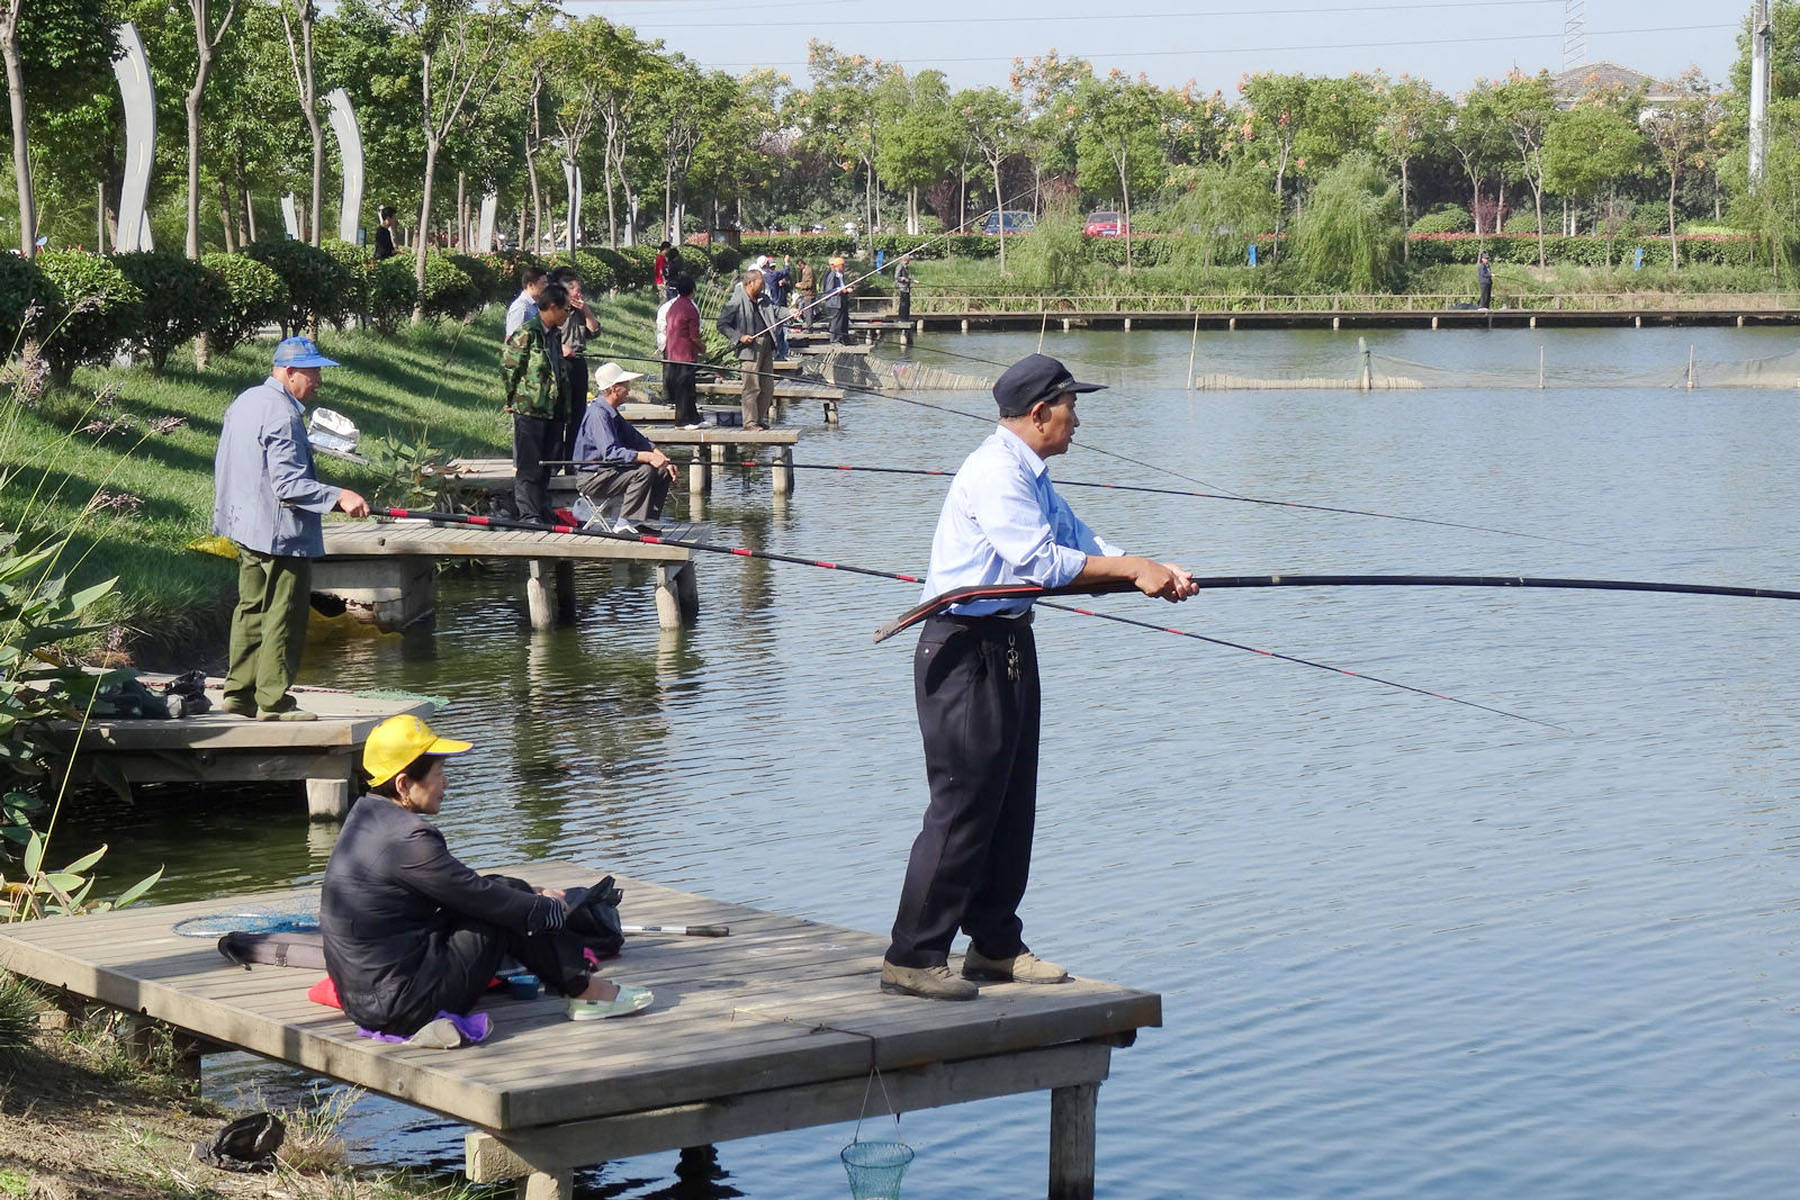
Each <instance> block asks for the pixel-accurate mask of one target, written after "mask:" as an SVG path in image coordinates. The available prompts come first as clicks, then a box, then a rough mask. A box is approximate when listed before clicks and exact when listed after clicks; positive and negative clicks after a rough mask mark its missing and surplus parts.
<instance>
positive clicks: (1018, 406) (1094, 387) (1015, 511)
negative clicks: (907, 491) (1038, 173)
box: [881, 354, 1199, 1000]
mask: <svg viewBox="0 0 1800 1200" xmlns="http://www.w3.org/2000/svg"><path fill="white" fill-rule="evenodd" d="M1101 388H1102V385H1100V384H1093V383H1080V382H1078V381H1077V380H1076V379H1075V378H1074V376H1072V375H1071V374H1070V373H1069V371H1068V369H1067V368H1065V367H1064V366H1063V365H1062V364H1061V363H1060V362H1058V361H1056V360H1055V359H1054V358H1050V357H1047V356H1046V355H1042V354H1033V355H1029V356H1028V357H1026V358H1024V359H1021V360H1020V361H1019V362H1017V363H1015V364H1013V365H1012V366H1011V367H1009V368H1007V370H1006V373H1005V374H1003V375H1001V376H1000V379H999V380H998V381H997V382H996V383H995V384H994V399H995V401H996V402H997V403H998V404H999V407H1000V426H999V428H998V429H996V430H995V431H994V432H993V434H992V435H990V436H989V437H988V439H987V441H985V442H983V443H982V444H981V445H980V446H979V447H978V448H977V449H976V450H975V452H974V453H973V454H971V455H969V457H968V458H967V459H966V460H964V462H963V465H962V467H961V469H960V470H958V471H957V473H956V478H955V479H954V480H953V481H952V482H951V484H950V494H949V496H948V497H946V498H945V500H944V508H943V512H942V514H941V515H940V516H939V517H938V525H937V532H936V534H935V535H934V537H933V538H932V543H931V569H930V571H929V572H928V573H927V575H926V578H925V595H926V596H927V597H931V596H939V595H942V594H943V593H945V592H948V591H951V590H952V589H955V588H962V587H971V586H976V585H981V584H1003V583H1010V584H1019V583H1027V584H1037V585H1039V586H1041V587H1062V586H1065V585H1068V584H1082V583H1098V582H1101V581H1103V580H1120V579H1122V580H1128V581H1130V582H1131V583H1132V584H1134V585H1135V586H1136V587H1137V589H1138V590H1139V591H1141V592H1143V593H1144V594H1145V595H1147V596H1159V597H1161V598H1163V599H1165V600H1185V599H1187V598H1188V597H1189V596H1192V595H1194V593H1195V592H1196V591H1198V590H1199V589H1198V588H1196V587H1195V586H1194V581H1193V577H1192V576H1190V575H1189V574H1188V573H1187V572H1186V571H1184V570H1182V569H1181V568H1180V567H1177V566H1175V565H1174V564H1172V563H1161V562H1154V561H1152V560H1150V559H1147V558H1139V557H1136V556H1134V555H1128V554H1126V553H1125V552H1124V551H1123V550H1121V549H1119V548H1118V547H1116V546H1114V545H1112V544H1111V543H1110V542H1106V541H1104V540H1102V539H1101V538H1100V537H1098V536H1097V535H1095V533H1094V531H1093V530H1091V529H1089V528H1088V527H1087V526H1086V525H1084V524H1083V523H1082V522H1081V521H1080V520H1079V519H1078V518H1077V517H1076V516H1075V514H1074V512H1073V511H1071V510H1070V508H1069V506H1068V505H1067V504H1066V503H1065V502H1064V501H1063V499H1062V497H1061V496H1059V495H1057V494H1056V489H1055V488H1054V487H1052V486H1051V484H1050V477H1049V474H1048V470H1047V468H1046V465H1045V461H1044V460H1045V459H1048V458H1051V457H1053V456H1055V455H1058V454H1062V453H1065V452H1066V451H1067V450H1068V449H1069V444H1070V441H1071V439H1072V438H1073V437H1074V434H1075V430H1076V428H1077V427H1079V426H1080V424H1081V422H1080V421H1079V420H1077V419H1076V417H1075V399H1076V397H1077V396H1078V395H1080V394H1081V393H1084V392H1096V391H1100V390H1101ZM913 699H914V703H915V705H916V707H917V709H918V714H919V732H920V734H921V735H922V737H923V739H924V743H925V770H926V776H927V778H928V780H929V781H930V784H931V804H930V807H928V808H927V809H926V811H925V822H924V827H923V828H922V829H921V830H920V832H919V836H918V838H917V839H916V840H915V841H914V842H913V847H912V855H911V857H910V859H909V860H908V862H907V865H906V882H905V884H904V885H903V886H902V888H901V892H900V907H899V912H898V913H897V914H896V916H895V918H894V931H893V942H892V944H891V945H890V946H889V947H888V951H887V954H886V956H885V961H883V963H882V964H881V990H882V991H884V992H895V993H899V994H902V995H909V996H922V997H925V998H927V999H931V1000H973V999H975V997H976V994H977V988H976V984H977V983H981V982H989V983H1007V982H1012V983H1037V984H1051V983H1062V982H1064V981H1065V980H1067V979H1068V977H1069V976H1068V972H1066V971H1064V970H1063V969H1062V968H1061V967H1059V966H1057V965H1056V964H1055V963H1051V962H1045V961H1044V960H1043V959H1041V958H1039V957H1037V956H1036V955H1035V954H1033V953H1032V952H1031V951H1030V950H1029V949H1028V948H1027V947H1026V945H1025V942H1024V940H1023V938H1022V936H1021V933H1022V929H1023V926H1022V924H1021V922H1020V921H1019V915H1018V910H1019V903H1020V901H1021V900H1023V899H1024V896H1025V885H1026V881H1027V877H1028V875H1029V873H1030V868H1031V839H1032V830H1033V827H1034V825H1035V823H1036V819H1037V760H1038V717H1039V700H1040V693H1039V689H1038V669H1037V648H1036V643H1035V642H1034V641H1033V639H1032V634H1031V601H1030V600H1028V599H1025V600H1021V599H1010V600H980V601H974V602H971V603H965V604H957V605H952V606H951V607H950V608H948V609H946V610H945V611H944V613H943V614H942V615H940V616H935V617H932V618H930V619H929V620H927V621H926V622H925V626H924V630H923V632H922V633H921V634H920V635H919V645H918V649H917V650H916V651H914V654H913ZM959 928H960V929H962V930H963V931H964V932H966V933H967V934H968V935H969V949H968V953H967V954H966V955H965V956H964V958H963V967H962V975H961V977H960V978H958V977H957V976H955V975H952V974H951V972H950V968H949V956H950V943H951V940H952V939H953V938H955V936H956V932H957V930H958V929H959Z"/></svg>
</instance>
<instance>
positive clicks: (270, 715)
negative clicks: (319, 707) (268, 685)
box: [256, 708, 319, 721]
mask: <svg viewBox="0 0 1800 1200" xmlns="http://www.w3.org/2000/svg"><path fill="white" fill-rule="evenodd" d="M256 719H257V720H259V721H316V720H318V719H319V714H318V713H315V712H308V711H307V710H306V709H304V708H277V709H274V710H270V709H266V708H265V709H263V710H261V711H260V712H258V713H257V714H256Z"/></svg>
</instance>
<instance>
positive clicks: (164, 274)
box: [112, 250, 231, 371]
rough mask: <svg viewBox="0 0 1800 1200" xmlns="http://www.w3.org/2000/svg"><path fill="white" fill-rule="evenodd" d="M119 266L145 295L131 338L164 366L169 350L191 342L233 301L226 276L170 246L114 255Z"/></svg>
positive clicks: (152, 360) (158, 366) (157, 366)
mask: <svg viewBox="0 0 1800 1200" xmlns="http://www.w3.org/2000/svg"><path fill="white" fill-rule="evenodd" d="M112 261H113V264H114V265H115V266H117V267H118V268H119V270H120V271H121V272H122V273H123V274H124V275H125V278H127V279H129V280H130V281H131V283H132V285H133V286H135V287H136V288H137V289H138V290H139V291H140V292H142V293H143V294H144V296H145V297H147V299H146V301H145V303H144V304H143V305H142V306H141V311H140V313H139V317H138V320H137V328H136V331H135V334H134V335H133V337H132V340H133V341H135V342H136V343H137V345H138V346H139V347H141V348H142V350H143V351H144V353H145V354H147V355H148V356H149V358H150V365H151V367H152V368H153V369H155V370H157V371H161V370H162V369H163V364H164V363H166V362H167V361H168V359H169V352H170V351H171V350H173V349H175V348H176V347H177V346H180V345H183V344H185V343H187V342H191V341H193V340H194V339H195V338H196V337H199V336H200V335H201V334H202V333H205V332H206V327H207V326H208V325H209V324H211V323H212V321H213V320H214V319H215V317H216V315H217V313H218V312H219V311H220V310H221V309H223V308H224V307H226V306H227V305H229V304H230V302H231V291H230V289H229V288H228V287H227V286H226V283H225V280H224V278H223V277H222V276H221V275H220V274H219V273H218V272H217V271H214V270H212V269H211V268H210V267H207V266H206V265H204V264H203V263H197V262H195V261H194V260H193V259H191V258H187V257H186V256H184V255H180V254H176V253H173V252H172V251H166V250H143V251H135V252H132V253H129V254H115V255H113V256H112Z"/></svg>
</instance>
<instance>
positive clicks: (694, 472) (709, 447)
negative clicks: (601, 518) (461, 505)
mask: <svg viewBox="0 0 1800 1200" xmlns="http://www.w3.org/2000/svg"><path fill="white" fill-rule="evenodd" d="M645 436H647V437H649V438H650V440H651V441H652V442H654V443H655V444H656V447H657V449H659V450H663V451H667V450H669V449H671V448H672V447H676V446H683V447H687V448H689V449H690V450H691V452H692V454H691V457H690V458H689V459H688V495H689V497H690V498H691V499H695V500H698V499H700V498H702V497H704V496H705V495H706V493H707V492H709V491H710V490H712V468H713V466H714V464H720V465H722V464H724V463H725V462H727V461H729V459H730V453H731V452H732V451H736V452H738V453H740V454H741V453H743V452H745V451H751V452H754V451H756V450H758V449H767V450H769V451H771V452H772V454H773V458H774V461H773V462H772V463H771V465H770V470H769V480H770V487H771V490H772V491H773V493H774V494H775V495H776V496H778V497H786V496H789V495H792V494H793V491H794V447H795V445H797V444H798V443H799V441H800V433H799V431H798V430H794V429H743V428H740V427H737V426H730V425H720V426H709V427H707V428H705V429H674V428H665V429H656V430H652V431H651V433H650V434H646V435H645ZM446 473H449V474H453V475H454V476H455V477H456V478H457V479H458V480H460V481H461V482H463V483H467V484H470V485H471V486H474V487H484V488H489V489H500V488H510V487H512V481H513V466H512V460H511V459H508V458H459V459H457V460H456V461H454V462H452V463H451V464H450V466H449V467H448V468H447V471H446ZM550 489H551V491H552V492H553V493H554V492H565V491H566V492H573V491H574V490H575V477H574V476H572V475H554V476H552V477H551V479H550ZM551 536H555V535H551Z"/></svg>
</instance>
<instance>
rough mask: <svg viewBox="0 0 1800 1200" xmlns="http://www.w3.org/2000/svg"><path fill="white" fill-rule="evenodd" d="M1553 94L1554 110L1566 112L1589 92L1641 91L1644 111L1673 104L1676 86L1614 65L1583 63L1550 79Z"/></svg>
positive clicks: (1609, 63) (1640, 72)
mask: <svg viewBox="0 0 1800 1200" xmlns="http://www.w3.org/2000/svg"><path fill="white" fill-rule="evenodd" d="M1550 86H1551V88H1552V90H1554V91H1555V93H1556V107H1558V108H1560V109H1563V110H1565V111H1566V110H1568V109H1571V108H1574V107H1575V102H1576V101H1577V100H1580V99H1581V98H1582V97H1583V96H1585V95H1587V94H1588V93H1590V92H1603V93H1605V92H1613V93H1624V92H1642V93H1643V94H1644V104H1645V107H1647V108H1667V107H1669V106H1670V105H1672V104H1674V103H1675V101H1676V98H1677V96H1676V90H1675V85H1674V84H1673V83H1670V82H1669V81H1668V80H1666V79H1657V78H1655V77H1654V76H1650V75H1646V74H1644V73H1643V72H1642V71H1634V70H1632V69H1631V68H1630V67H1621V66H1620V65H1619V64H1618V63H1615V62H1606V61H1605V60H1601V61H1600V62H1591V63H1583V64H1582V65H1581V66H1579V67H1570V68H1569V69H1568V70H1566V71H1558V72H1557V73H1556V74H1554V75H1552V76H1550Z"/></svg>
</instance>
